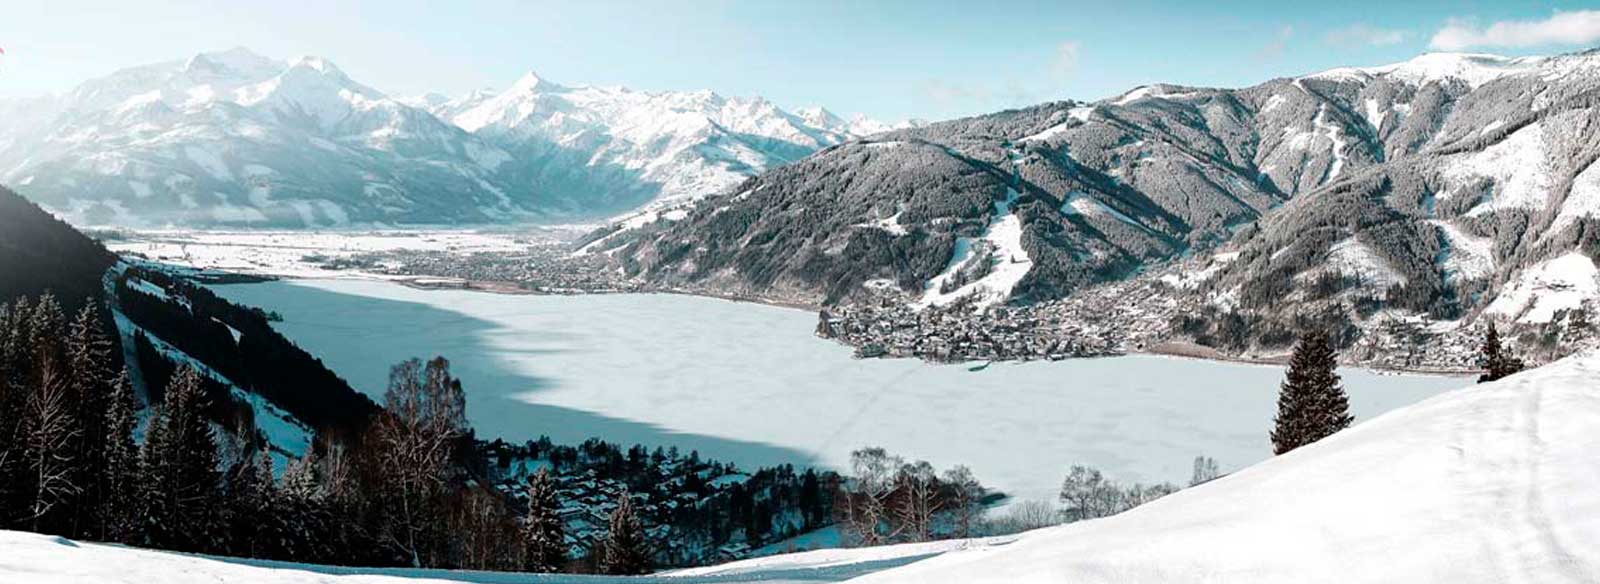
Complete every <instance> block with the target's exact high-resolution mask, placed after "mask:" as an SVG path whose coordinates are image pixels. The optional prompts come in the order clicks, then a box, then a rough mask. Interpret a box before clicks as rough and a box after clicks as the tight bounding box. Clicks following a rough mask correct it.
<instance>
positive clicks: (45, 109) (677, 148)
mask: <svg viewBox="0 0 1600 584" xmlns="http://www.w3.org/2000/svg"><path fill="white" fill-rule="evenodd" d="M880 128H881V125H878V124H876V123H874V122H871V121H870V120H858V121H855V122H845V121H843V120H841V119H839V118H838V117H837V116H833V115H832V114H829V113H827V112H826V110H821V109H820V108H819V109H817V110H814V111H813V110H807V115H804V116H802V115H795V114H791V113H788V112H785V111H783V110H781V109H779V108H778V107H776V106H774V105H773V104H771V103H770V102H767V101H765V100H762V99H760V98H752V99H728V98H723V97H720V96H718V95H716V94H713V93H710V92H695V93H644V92H636V91H630V90H627V89H621V88H608V89H601V88H590V87H572V88H569V87H563V86H559V85H556V84H554V83H550V82H548V81H545V80H541V79H539V78H538V77H537V76H534V75H531V74H530V75H529V76H527V77H525V78H524V79H523V80H522V81H520V82H518V83H517V84H516V85H514V86H513V87H512V88H511V89H509V90H507V91H505V92H502V93H498V94H496V93H493V92H475V93H473V94H471V95H468V96H465V97H462V98H460V99H449V98H444V97H441V96H437V95H430V96H424V97H420V98H410V99H394V98H391V97H389V96H386V95H384V94H383V93H382V92H380V91H378V90H376V89H373V88H371V87H368V86H366V85H363V84H361V83H359V82H357V81H355V80H353V79H351V78H350V77H349V76H348V75H346V74H345V73H344V72H343V71H341V70H340V69H339V68H338V67H337V66H335V65H334V64H333V63H332V62H330V61H328V60H327V59H323V58H320V57H304V58H300V59H296V60H292V61H288V62H283V61H276V60H273V59H268V58H265V57H262V56H260V55H256V54H254V53H251V52H250V51H248V50H245V49H233V50H229V51H222V52H211V53H201V54H198V55H195V56H193V57H191V58H189V59H186V60H182V61H172V62H166V63H157V64H153V65H147V66H141V67H135V68H132V69H126V70H123V71H118V72H116V73H113V74H111V75H109V76H106V77H104V78H100V79H95V80H91V81H88V82H86V83H84V84H82V85H80V86H78V87H77V88H76V89H74V90H73V91H71V92H69V93H67V94H65V95H61V96H54V97H48V98H38V99H27V100H0V181H3V182H5V183H6V184H9V185H12V186H13V187H15V188H16V189H17V190H18V191H20V192H22V193H23V194H24V195H27V196H28V197H30V198H32V199H34V200H36V201H39V202H41V203H44V204H45V205H47V206H49V207H51V208H53V209H55V210H57V211H61V212H63V213H64V214H65V215H66V216H68V217H70V218H72V219H73V220H74V222H77V223H79V224H123V225H134V226H164V225H175V226H185V227H190V226H196V225H242V226H254V227H260V226H278V227H302V226H305V227H313V226H314V227H328V226H339V225H344V224H348V223H387V224H395V223H409V224H442V223H488V222H504V221H518V220H563V219H581V218H598V217H606V216H610V215H613V214H616V213H619V212H623V211H627V210H630V209H633V208H635V207H638V206H640V205H643V204H645V203H648V202H650V201H652V200H654V199H655V198H657V196H666V197H669V198H685V197H695V196H701V195H705V194H710V193H712V192H715V191H716V190H718V189H722V188H725V187H727V186H729V185H731V184H733V183H735V182H737V181H739V180H742V179H743V178H745V177H747V176H750V175H752V174H754V173H757V172H760V171H761V170H764V169H765V168H767V167H769V166H772V165H774V164H781V163H784V162H788V161H791V160H794V159H797V158H800V157H803V156H805V155H806V154H809V153H811V152H813V151H815V150H816V149H818V148H821V147H825V146H829V145H833V144H837V143H839V142H841V141H844V140H847V139H850V138H853V137H855V136H856V135H857V134H856V133H857V132H865V131H875V130H877V129H880Z"/></svg>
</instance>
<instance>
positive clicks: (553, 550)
mask: <svg viewBox="0 0 1600 584" xmlns="http://www.w3.org/2000/svg"><path fill="white" fill-rule="evenodd" d="M560 511H561V502H560V500H559V499H558V493H557V492H556V485H555V479H553V478H551V477H550V471H549V469H543V468H541V469H539V472H537V473H535V474H534V475H533V476H531V477H529V478H528V514H527V515H526V516H525V517H523V521H522V545H523V548H524V550H525V552H526V553H525V554H524V561H523V569H524V570H526V571H529V572H540V573H553V572H558V571H560V570H561V566H562V564H564V563H566V561H567V534H566V527H565V526H564V525H563V524H562V521H561V515H560Z"/></svg>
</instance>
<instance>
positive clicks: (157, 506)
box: [141, 365, 222, 551]
mask: <svg viewBox="0 0 1600 584" xmlns="http://www.w3.org/2000/svg"><path fill="white" fill-rule="evenodd" d="M165 396H166V402H165V403H164V404H163V405H162V407H161V415H160V417H159V418H158V419H156V420H152V421H151V427H150V432H149V435H148V436H147V437H146V439H145V445H144V452H143V455H142V459H143V460H142V462H143V468H142V474H143V481H142V482H143V493H142V495H141V498H142V499H143V500H144V502H145V504H146V513H145V516H144V521H143V527H144V529H145V530H146V533H147V534H148V537H149V541H150V543H151V544H152V545H155V546H157V547H161V548H166V549H177V550H184V551H215V549H216V542H217V541H218V540H219V539H220V538H219V536H220V535H221V531H222V530H221V529H220V527H221V526H220V525H219V513H218V506H217V496H218V488H219V486H220V485H219V482H220V478H221V477H220V475H221V473H220V472H219V471H218V464H219V461H218V456H217V443H216V438H215V436H214V435H213V433H212V429H211V423H210V422H208V421H207V420H206V419H205V415H204V411H205V408H206V397H205V389H204V388H203V387H202V385H201V379H200V373H199V372H198V371H195V369H194V368H193V367H190V366H187V365H185V366H184V367H182V368H181V369H179V370H178V372H177V373H176V374H175V375H173V377H172V381H171V382H170V383H169V384H168V386H167V390H166V392H165Z"/></svg>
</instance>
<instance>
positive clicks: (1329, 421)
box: [1272, 332, 1354, 454]
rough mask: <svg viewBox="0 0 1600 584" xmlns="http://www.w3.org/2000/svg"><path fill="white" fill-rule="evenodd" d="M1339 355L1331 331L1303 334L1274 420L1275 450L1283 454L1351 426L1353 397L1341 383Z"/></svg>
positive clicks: (1296, 348) (1291, 362) (1290, 363)
mask: <svg viewBox="0 0 1600 584" xmlns="http://www.w3.org/2000/svg"><path fill="white" fill-rule="evenodd" d="M1338 366H1339V363H1338V355H1337V354H1335V353H1334V351H1333V346H1332V345H1331V344H1330V343H1329V342H1328V337H1327V335H1325V334H1323V333H1320V332H1312V333H1307V334H1305V335H1302V336H1301V337H1300V342H1299V343H1298V344H1296V345H1295V348H1294V356H1293V357H1291V358H1290V359H1289V371H1288V373H1287V374H1286V376H1285V379H1284V381H1283V385H1282V386H1281V388H1280V390H1279V393H1278V416H1277V418H1276V419H1274V420H1273V423H1274V428H1273V430H1272V452H1273V454H1283V453H1286V452H1289V451H1291V450H1294V449H1296V448H1299V447H1301V446H1305V445H1307V444H1310V443H1312V442H1316V441H1318V440H1321V439H1323V438H1325V437H1328V436H1330V435H1332V434H1333V433H1335V432H1338V431H1340V430H1343V429H1345V428H1348V427H1350V422H1351V421H1353V420H1354V418H1353V417H1352V416H1351V415H1350V400H1349V397H1348V396H1346V395H1345V393H1344V387H1343V386H1341V385H1340V382H1339V374H1338V373H1336V372H1335V369H1337V368H1338Z"/></svg>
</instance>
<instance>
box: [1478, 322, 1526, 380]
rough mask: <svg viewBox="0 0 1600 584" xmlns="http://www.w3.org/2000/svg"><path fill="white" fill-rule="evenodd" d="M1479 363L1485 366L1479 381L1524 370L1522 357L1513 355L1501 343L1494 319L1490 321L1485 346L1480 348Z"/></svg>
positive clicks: (1494, 378)
mask: <svg viewBox="0 0 1600 584" xmlns="http://www.w3.org/2000/svg"><path fill="white" fill-rule="evenodd" d="M1478 365H1479V366H1480V367H1483V375H1481V376H1479V377H1478V383H1486V382H1489V381H1496V380H1499V379H1502V378H1504V377H1506V376H1508V375H1512V374H1514V373H1516V372H1518V371H1522V368H1523V367H1524V365H1523V363H1522V360H1521V359H1518V358H1516V357H1513V356H1511V354H1510V352H1509V351H1507V350H1506V349H1505V347H1502V346H1501V345H1500V331H1498V330H1496V329H1495V326H1494V321H1492V320H1491V321H1489V330H1488V332H1486V333H1484V336H1483V346H1482V347H1481V348H1479V349H1478Z"/></svg>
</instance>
